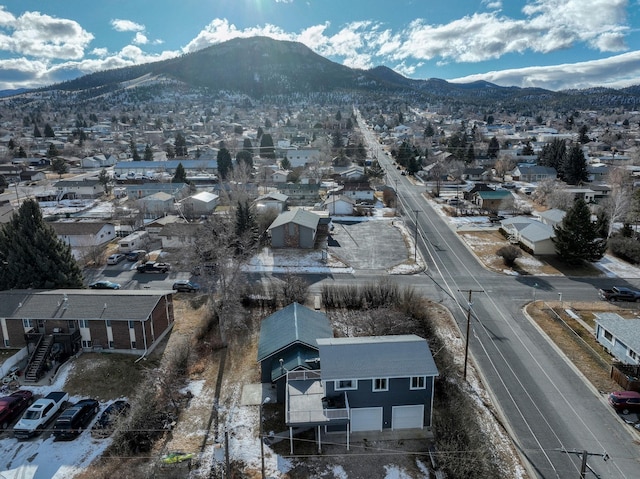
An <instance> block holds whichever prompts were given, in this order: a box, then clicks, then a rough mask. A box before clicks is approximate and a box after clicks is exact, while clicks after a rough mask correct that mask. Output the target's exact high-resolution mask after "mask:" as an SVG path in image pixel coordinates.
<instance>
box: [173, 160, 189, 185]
mask: <svg viewBox="0 0 640 479" xmlns="http://www.w3.org/2000/svg"><path fill="white" fill-rule="evenodd" d="M186 182H187V172H186V170H185V169H184V166H182V163H178V166H176V172H175V173H174V174H173V178H172V179H171V183H186Z"/></svg>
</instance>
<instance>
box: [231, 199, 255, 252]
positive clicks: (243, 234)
mask: <svg viewBox="0 0 640 479" xmlns="http://www.w3.org/2000/svg"><path fill="white" fill-rule="evenodd" d="M235 233H236V238H237V245H236V254H237V255H242V254H244V253H247V252H249V251H251V250H252V249H253V248H254V246H255V245H256V244H257V242H258V224H257V222H256V218H255V216H254V215H253V211H252V210H251V205H250V204H249V201H248V200H245V201H244V202H238V206H237V208H236V229H235Z"/></svg>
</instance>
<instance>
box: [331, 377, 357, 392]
mask: <svg viewBox="0 0 640 479" xmlns="http://www.w3.org/2000/svg"><path fill="white" fill-rule="evenodd" d="M345 389H358V381H355V380H353V379H342V380H340V381H336V382H335V390H336V391H342V390H345Z"/></svg>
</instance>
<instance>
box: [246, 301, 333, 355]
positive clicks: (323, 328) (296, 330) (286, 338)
mask: <svg viewBox="0 0 640 479" xmlns="http://www.w3.org/2000/svg"><path fill="white" fill-rule="evenodd" d="M331 336H333V331H332V329H331V324H330V323H329V320H328V319H327V317H326V316H325V315H324V314H323V313H319V312H317V311H313V310H311V309H309V308H305V307H304V306H302V305H300V304H298V303H291V304H290V305H289V306H287V307H285V308H283V309H281V310H280V311H276V312H275V313H273V314H272V315H271V316H268V317H266V318H264V319H263V320H262V324H261V325H260V342H259V343H258V362H260V361H262V360H263V359H265V358H267V357H269V356H271V355H272V354H275V353H276V352H278V351H280V350H281V349H283V348H285V347H287V346H289V345H290V344H293V343H302V344H305V345H308V346H310V347H312V348H314V349H317V348H318V345H317V343H316V338H330V337H331Z"/></svg>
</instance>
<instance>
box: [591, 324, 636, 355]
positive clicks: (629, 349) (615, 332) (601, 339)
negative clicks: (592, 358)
mask: <svg viewBox="0 0 640 479" xmlns="http://www.w3.org/2000/svg"><path fill="white" fill-rule="evenodd" d="M595 317H596V340H597V341H598V343H600V344H601V345H602V346H603V347H604V348H605V349H606V350H607V351H609V353H610V354H611V355H612V356H614V357H615V358H616V359H617V360H618V361H620V362H621V363H623V364H631V365H637V364H640V319H638V318H633V319H626V318H623V317H622V316H620V315H619V314H616V313H595Z"/></svg>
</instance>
